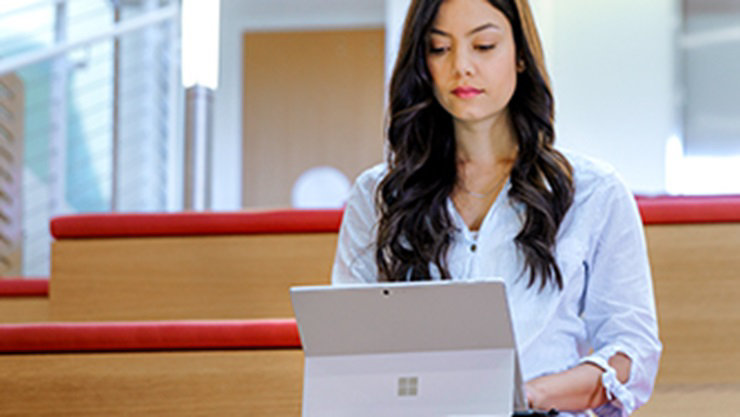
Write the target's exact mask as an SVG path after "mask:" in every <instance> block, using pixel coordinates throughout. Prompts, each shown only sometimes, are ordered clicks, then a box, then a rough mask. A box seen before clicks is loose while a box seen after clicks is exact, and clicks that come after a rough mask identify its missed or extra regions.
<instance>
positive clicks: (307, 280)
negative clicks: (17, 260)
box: [50, 233, 337, 321]
mask: <svg viewBox="0 0 740 417" xmlns="http://www.w3.org/2000/svg"><path fill="white" fill-rule="evenodd" d="M336 241H337V235H336V234H335V233H317V234H295V235H293V234H285V235H252V236H193V237H190V236H189V237H178V238H139V239H136V238H127V239H81V240H62V241H56V242H54V243H53V244H52V280H51V283H50V295H51V307H50V310H51V311H50V318H51V320H54V321H95V320H171V319H229V318H234V319H237V318H267V317H292V316H293V310H292V307H291V305H290V298H289V292H288V289H289V288H290V286H292V285H307V284H327V283H329V281H330V275H331V267H332V263H333V259H334V252H335V248H336Z"/></svg>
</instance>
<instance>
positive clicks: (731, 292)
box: [646, 224, 740, 415]
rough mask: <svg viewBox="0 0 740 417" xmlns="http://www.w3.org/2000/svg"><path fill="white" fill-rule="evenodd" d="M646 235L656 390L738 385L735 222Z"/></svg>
mask: <svg viewBox="0 0 740 417" xmlns="http://www.w3.org/2000/svg"><path fill="white" fill-rule="evenodd" d="M646 235H647V241H648V250H649V255H650V263H651V267H652V271H653V280H654V285H655V295H656V302H657V307H658V318H659V325H660V332H661V334H660V336H661V339H662V341H663V344H664V352H663V358H662V360H661V366H660V372H659V374H658V386H661V385H662V384H677V383H678V384H687V383H697V384H702V383H706V384H715V383H740V303H738V300H739V299H740V272H738V271H740V224H713V225H712V224H703V225H670V226H650V227H647V228H646ZM687 415H690V414H687Z"/></svg>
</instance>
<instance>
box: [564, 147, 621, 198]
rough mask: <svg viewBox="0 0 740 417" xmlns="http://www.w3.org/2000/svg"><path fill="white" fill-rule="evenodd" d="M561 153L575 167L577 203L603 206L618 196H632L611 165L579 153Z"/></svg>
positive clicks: (574, 179)
mask: <svg viewBox="0 0 740 417" xmlns="http://www.w3.org/2000/svg"><path fill="white" fill-rule="evenodd" d="M560 152H562V154H563V155H564V156H565V158H566V159H567V160H568V162H570V164H571V166H572V167H573V185H574V188H575V196H574V202H575V203H579V202H581V203H582V202H589V203H595V204H601V202H604V201H605V200H608V199H611V198H614V197H617V196H627V195H629V196H631V192H630V191H629V188H628V187H627V185H626V183H625V182H624V180H623V179H622V177H621V176H620V175H619V173H618V172H617V170H616V169H614V167H613V166H612V165H611V164H609V163H607V162H605V161H602V160H599V159H596V158H593V157H590V156H586V155H583V154H581V153H578V152H573V151H563V150H561V151H560Z"/></svg>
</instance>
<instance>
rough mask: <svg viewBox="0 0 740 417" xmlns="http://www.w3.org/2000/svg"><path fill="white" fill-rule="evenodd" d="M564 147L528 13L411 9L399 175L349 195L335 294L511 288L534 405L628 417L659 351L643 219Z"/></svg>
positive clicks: (488, 1)
mask: <svg viewBox="0 0 740 417" xmlns="http://www.w3.org/2000/svg"><path fill="white" fill-rule="evenodd" d="M553 141H554V129H553V99H552V95H551V92H550V88H549V84H548V78H547V75H546V71H545V66H544V61H543V56H542V50H541V47H540V42H539V38H538V35H537V31H536V29H535V27H534V23H533V19H532V16H531V11H530V8H529V5H528V4H527V2H526V0H415V1H413V2H412V4H411V7H410V9H409V12H408V15H407V18H406V23H405V29H404V32H403V37H402V41H401V48H400V52H399V56H398V60H397V63H396V68H395V70H394V73H393V77H392V80H391V87H390V125H389V129H388V150H389V157H388V161H387V163H386V164H383V165H380V166H377V167H374V168H371V169H370V170H368V171H366V172H364V173H363V174H362V175H360V177H359V178H358V179H357V181H356V183H355V185H354V187H353V190H352V193H351V196H350V199H349V201H348V203H347V207H346V211H345V215H344V220H343V223H342V228H341V232H340V237H339V245H338V248H337V256H336V260H335V265H334V270H333V277H332V280H333V282H334V283H336V284H343V283H356V282H375V281H405V280H426V279H454V280H462V279H474V278H477V277H492V276H497V277H503V278H504V279H505V281H506V284H507V293H508V297H509V301H510V306H511V310H512V320H513V322H514V330H515V334H516V339H517V346H518V348H519V354H520V358H521V363H522V372H523V375H524V378H525V380H527V381H528V382H527V384H526V387H525V388H526V391H527V398H528V401H529V402H530V403H531V405H532V406H533V407H535V408H540V409H549V408H553V407H554V408H558V409H560V410H570V411H571V412H573V413H574V414H575V415H581V413H582V412H584V410H590V409H593V410H594V411H595V412H596V413H597V414H598V415H603V416H606V415H609V416H611V415H629V414H631V413H632V412H633V411H634V410H635V409H636V408H637V407H639V406H640V405H641V404H643V403H645V402H646V401H647V399H648V397H649V396H650V393H651V391H652V386H653V382H654V379H655V375H656V372H657V365H658V360H659V357H660V351H661V344H660V341H659V340H658V337H657V324H656V318H655V306H654V300H653V293H652V284H651V278H650V271H649V266H648V262H647V256H646V249H645V243H644V237H643V232H642V225H641V222H640V219H639V214H638V212H637V209H636V205H635V202H634V199H633V198H632V196H631V194H630V192H629V190H628V189H627V188H626V187H625V185H624V184H623V182H622V181H621V180H620V178H619V177H618V176H617V174H616V173H615V172H614V171H613V170H612V169H611V168H609V167H607V166H605V165H603V164H600V163H598V162H595V161H592V160H590V159H588V158H585V157H582V156H579V155H576V154H570V153H568V154H567V155H564V154H563V153H561V152H559V151H557V150H555V149H554V148H553Z"/></svg>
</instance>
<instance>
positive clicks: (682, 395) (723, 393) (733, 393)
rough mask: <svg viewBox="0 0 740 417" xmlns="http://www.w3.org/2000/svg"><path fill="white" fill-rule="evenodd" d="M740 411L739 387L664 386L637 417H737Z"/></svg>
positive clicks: (723, 385)
mask: <svg viewBox="0 0 740 417" xmlns="http://www.w3.org/2000/svg"><path fill="white" fill-rule="evenodd" d="M738 409H740V385H737V384H678V385H676V384H673V385H672V384H663V385H658V386H657V387H656V388H655V392H653V396H652V398H651V399H650V401H649V402H648V403H647V404H645V406H643V407H642V408H640V409H639V410H638V411H637V412H635V413H634V414H633V416H634V417H675V416H692V417H693V416H734V415H736V410H738Z"/></svg>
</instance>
